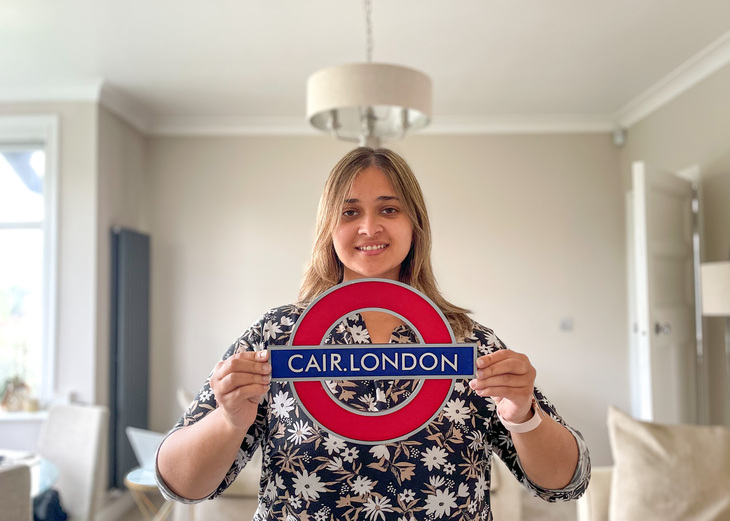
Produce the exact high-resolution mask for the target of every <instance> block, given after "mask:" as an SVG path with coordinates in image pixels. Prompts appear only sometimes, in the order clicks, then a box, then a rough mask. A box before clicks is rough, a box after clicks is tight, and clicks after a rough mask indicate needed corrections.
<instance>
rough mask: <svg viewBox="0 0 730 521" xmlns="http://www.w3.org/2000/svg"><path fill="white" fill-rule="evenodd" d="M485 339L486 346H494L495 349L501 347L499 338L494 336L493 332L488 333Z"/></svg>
mask: <svg viewBox="0 0 730 521" xmlns="http://www.w3.org/2000/svg"><path fill="white" fill-rule="evenodd" d="M486 337H487V345H489V346H494V347H496V348H500V347H502V343H501V342H500V341H499V338H498V337H497V335H495V334H494V331H489V332H488V333H487V334H486Z"/></svg>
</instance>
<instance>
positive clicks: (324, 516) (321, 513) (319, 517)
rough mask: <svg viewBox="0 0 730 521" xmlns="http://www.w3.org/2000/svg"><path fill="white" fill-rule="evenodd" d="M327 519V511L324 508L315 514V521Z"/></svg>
mask: <svg viewBox="0 0 730 521" xmlns="http://www.w3.org/2000/svg"><path fill="white" fill-rule="evenodd" d="M325 519H327V511H326V510H325V509H324V508H321V509H319V510H317V512H315V514H314V521H325Z"/></svg>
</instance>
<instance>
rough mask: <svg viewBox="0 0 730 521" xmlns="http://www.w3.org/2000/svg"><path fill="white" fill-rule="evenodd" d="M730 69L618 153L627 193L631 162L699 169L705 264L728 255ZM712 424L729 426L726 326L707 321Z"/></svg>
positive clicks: (639, 129)
mask: <svg viewBox="0 0 730 521" xmlns="http://www.w3.org/2000/svg"><path fill="white" fill-rule="evenodd" d="M728 92H730V66H726V67H724V68H723V69H721V70H720V71H718V72H717V73H715V74H714V75H712V76H711V77H709V78H707V79H706V80H705V81H703V82H701V83H700V84H698V85H697V86H695V87H694V88H692V89H690V90H688V91H687V92H685V93H684V94H682V95H681V96H679V97H677V98H676V99H674V100H673V101H671V102H670V103H668V104H667V105H665V106H663V107H662V108H661V109H659V110H657V111H656V112H654V113H653V114H651V115H650V116H648V117H647V118H645V119H643V120H642V121H641V122H639V123H637V124H636V125H635V126H633V127H631V129H629V132H628V141H627V144H626V146H625V148H624V149H622V151H621V172H622V178H623V183H624V187H625V189H627V190H628V189H629V188H630V186H631V163H632V162H633V161H646V162H647V163H650V164H652V165H655V166H658V167H661V168H664V169H667V170H674V171H676V170H681V169H683V168H686V167H689V166H692V165H698V166H699V167H700V171H701V176H702V179H701V190H702V194H703V209H702V214H703V219H704V232H705V233H704V236H703V248H704V260H706V261H718V260H725V259H727V258H728V254H729V253H730V142H729V141H728V138H727V137H728V135H730V103H728V98H729V97H728ZM704 323H705V327H706V332H705V338H706V341H707V342H706V356H707V367H708V369H709V399H710V400H709V401H710V403H709V405H710V411H709V412H710V418H709V419H710V421H711V422H712V423H717V424H722V423H726V424H728V425H730V418H726V417H725V416H726V415H725V410H726V409H725V405H724V401H723V397H725V396H727V387H726V386H725V379H726V378H727V376H726V371H725V367H726V365H725V352H724V335H723V331H724V324H723V320H722V319H719V318H712V319H705V321H704Z"/></svg>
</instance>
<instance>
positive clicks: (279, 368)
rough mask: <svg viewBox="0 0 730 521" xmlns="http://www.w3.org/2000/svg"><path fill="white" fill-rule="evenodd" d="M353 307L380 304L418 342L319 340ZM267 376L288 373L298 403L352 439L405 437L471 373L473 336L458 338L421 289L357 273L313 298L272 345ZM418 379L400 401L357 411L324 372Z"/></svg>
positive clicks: (331, 375)
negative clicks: (282, 341) (469, 340)
mask: <svg viewBox="0 0 730 521" xmlns="http://www.w3.org/2000/svg"><path fill="white" fill-rule="evenodd" d="M359 311H384V312H386V313H391V314H394V315H396V316H398V317H399V318H400V319H401V320H403V321H404V322H406V323H408V324H409V325H410V326H411V327H412V328H413V330H414V331H415V332H416V334H417V335H418V336H419V337H420V339H421V341H422V342H421V343H418V344H354V345H333V344H323V342H324V339H325V337H326V336H327V334H328V333H329V332H330V331H331V329H332V328H333V326H335V325H336V324H338V323H339V322H341V321H342V320H343V319H344V318H345V317H346V316H347V315H350V314H352V313H354V312H359ZM269 351H270V353H269V354H270V362H271V365H272V374H271V376H272V379H273V380H290V381H292V386H293V387H294V393H295V395H296V397H297V399H298V401H299V404H300V405H301V407H302V408H303V409H304V410H305V411H306V412H307V414H308V415H309V416H310V417H311V418H312V419H313V420H314V421H315V423H317V424H319V425H320V426H321V427H323V428H324V429H326V430H328V431H330V432H332V433H334V434H336V435H337V436H340V437H342V438H345V439H347V440H350V441H354V442H356V443H365V444H380V443H386V442H389V441H395V440H400V439H404V438H407V437H409V436H410V435H412V434H414V433H415V432H417V431H419V430H421V429H422V428H423V427H425V426H426V425H427V424H428V423H429V422H430V421H431V419H432V418H434V417H435V416H436V415H437V414H438V413H439V411H440V410H441V408H442V407H443V405H444V404H445V403H446V400H447V399H448V397H449V395H450V394H451V391H452V389H453V386H454V380H455V379H456V378H472V377H473V376H474V371H475V369H474V368H475V361H476V344H456V343H455V342H454V334H453V332H452V331H451V327H450V326H449V323H448V321H447V320H446V317H444V315H443V314H442V313H441V311H440V310H439V309H438V307H436V305H435V304H434V303H433V302H431V301H430V300H429V299H428V298H427V297H426V296H425V295H423V294H422V293H420V292H418V291H416V290H414V289H413V288H411V287H410V286H407V285H405V284H402V283H400V282H394V281H390V280H384V279H359V280H356V281H352V282H346V283H343V284H340V285H338V286H335V287H334V288H332V289H331V290H329V291H327V292H325V293H323V294H322V295H321V296H320V297H319V298H317V299H316V300H315V301H314V302H313V303H312V304H311V305H310V306H309V307H308V308H307V309H306V310H305V311H304V313H303V314H302V316H301V317H300V318H299V321H298V322H297V324H296V326H295V328H294V330H293V331H292V335H291V337H290V339H289V344H288V345H286V346H270V347H269ZM363 379H367V380H382V379H388V380H393V379H420V380H422V381H421V383H420V385H419V386H418V387H417V389H416V391H415V392H414V393H413V394H412V395H411V396H410V397H409V398H408V400H407V401H406V402H405V404H404V405H402V406H400V407H395V408H393V409H389V410H385V411H377V412H375V413H368V412H364V411H356V410H354V409H350V408H349V407H347V406H345V405H343V404H342V403H341V402H339V401H337V400H336V399H335V398H334V397H333V396H332V395H331V394H330V393H329V392H328V390H327V387H326V384H325V383H324V382H325V381H326V380H363Z"/></svg>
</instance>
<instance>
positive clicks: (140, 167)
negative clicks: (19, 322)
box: [95, 107, 151, 404]
mask: <svg viewBox="0 0 730 521" xmlns="http://www.w3.org/2000/svg"><path fill="white" fill-rule="evenodd" d="M145 152H146V139H145V137H144V136H142V135H141V134H140V133H139V132H138V131H137V130H135V129H134V128H133V127H131V126H130V125H129V124H128V123H127V122H125V121H124V120H122V119H120V118H119V117H118V116H116V115H115V114H113V113H112V112H109V111H108V110H107V109H106V108H104V107H100V108H99V168H98V172H99V175H98V183H99V190H98V201H97V204H98V213H97V216H98V217H97V218H98V227H97V230H96V232H97V236H96V241H97V244H98V248H97V252H96V253H97V260H96V262H97V267H98V268H97V269H98V281H99V283H98V284H97V287H96V295H97V299H96V300H97V303H98V304H97V306H96V324H97V330H96V344H97V346H98V351H97V358H96V368H95V375H96V382H97V385H96V394H95V399H96V402H97V403H104V404H108V403H109V342H110V338H109V327H110V315H109V313H110V298H111V295H110V288H111V284H110V277H111V257H110V254H111V238H110V233H111V229H112V228H113V227H114V226H123V227H126V228H131V229H133V230H136V231H139V232H142V233H150V232H151V226H150V208H151V201H150V190H149V187H148V185H149V182H148V177H147V172H146V165H145V160H146V155H145Z"/></svg>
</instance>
